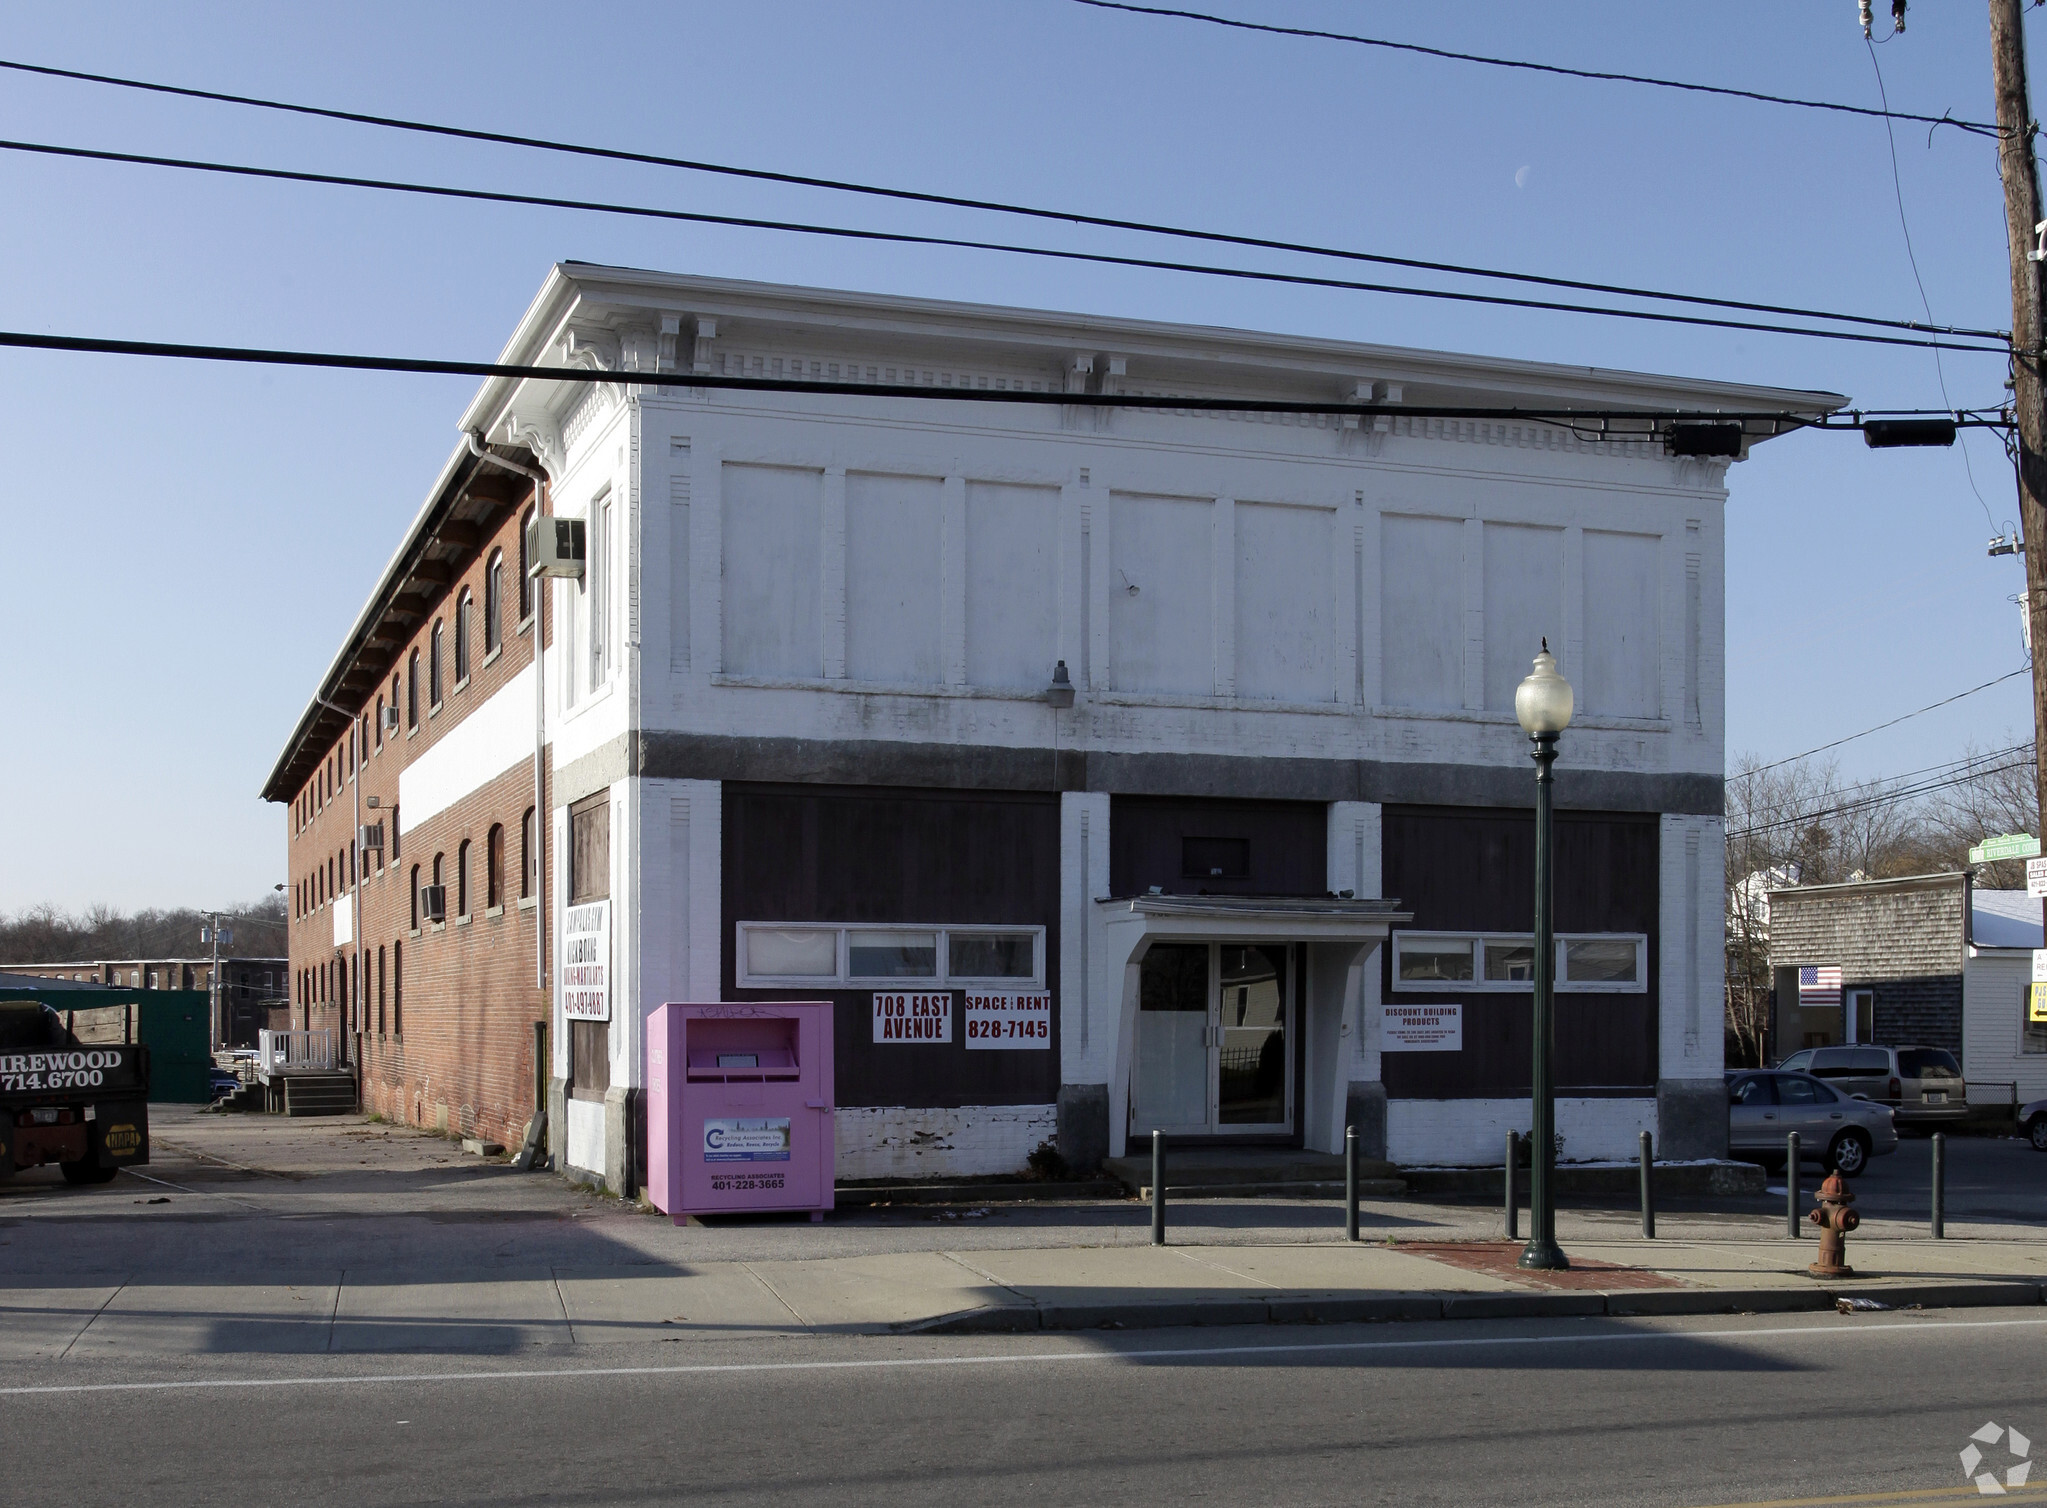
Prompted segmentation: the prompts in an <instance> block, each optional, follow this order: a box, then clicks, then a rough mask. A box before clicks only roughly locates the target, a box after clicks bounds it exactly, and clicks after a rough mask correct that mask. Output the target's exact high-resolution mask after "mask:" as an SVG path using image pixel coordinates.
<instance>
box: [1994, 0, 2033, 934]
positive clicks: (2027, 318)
mask: <svg viewBox="0 0 2047 1508" xmlns="http://www.w3.org/2000/svg"><path fill="white" fill-rule="evenodd" d="M2024 11H2025V0H1990V63H1991V76H1992V79H1993V80H1994V82H1995V84H1996V89H1997V129H1998V147H1997V167H1998V172H1999V174H2000V176H2002V177H2003V179H2004V220H2005V232H2006V237H2007V239H2008V240H2009V241H2010V249H2011V343H2012V360H2011V380H2012V415H2013V418H2014V419H2015V420H2016V421H2017V430H2018V457H2019V462H2018V481H2019V532H2020V533H2021V534H2022V535H2023V536H2024V538H2025V549H2026V621H2027V622H2028V623H2029V624H2030V625H2031V626H2032V639H2033V646H2034V648H2033V785H2034V796H2035V798H2036V799H2039V800H2040V801H2041V804H2042V810H2043V811H2047V734H2043V730H2047V654H2043V653H2041V646H2042V645H2047V387H2043V384H2042V380H2041V363H2042V360H2043V351H2047V329H2043V327H2042V324H2041V317H2042V308H2043V306H2042V299H2041V274H2042V269H2043V268H2047V263H2043V262H2041V261H2040V260H2038V254H2037V252H2036V248H2037V247H2038V246H2039V245H2040V229H2039V226H2040V222H2041V220H2042V218H2043V217H2042V215H2041V213H2040V169H2039V164H2038V162H2037V161H2036V160H2035V158H2034V156H2033V110H2032V104H2031V101H2030V98H2029V96H2028V92H2027V89H2026V38H2025V21H2024ZM2042 919H2043V922H2047V902H2042Z"/></svg>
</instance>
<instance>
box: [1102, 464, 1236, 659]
mask: <svg viewBox="0 0 2047 1508" xmlns="http://www.w3.org/2000/svg"><path fill="white" fill-rule="evenodd" d="M1109 528H1110V544H1109V581H1108V587H1109V677H1110V684H1111V685H1112V686H1114V688H1115V689H1116V690H1118V691H1151V692H1186V693H1192V694H1195V695H1201V696H1208V695H1212V694H1213V693H1214V691H1215V592H1214V569H1213V561H1214V550H1215V503H1214V501H1213V500H1212V499H1210V498H1188V497H1153V496H1146V495H1142V494H1138V493H1127V492H1119V493H1115V494H1112V495H1111V498H1110V502H1109Z"/></svg>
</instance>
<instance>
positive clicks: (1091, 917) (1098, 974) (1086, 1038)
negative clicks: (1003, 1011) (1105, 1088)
mask: <svg viewBox="0 0 2047 1508" xmlns="http://www.w3.org/2000/svg"><path fill="white" fill-rule="evenodd" d="M1108 893H1109V797H1108V793H1107V792H1104V791H1066V792H1063V793H1062V794H1061V795H1060V797H1059V1081H1060V1082H1061V1083H1062V1084H1104V1083H1107V1082H1108V1080H1109V1074H1110V1070H1111V1068H1112V1067H1113V1065H1114V1063H1115V1058H1116V1030H1117V1014H1118V1011H1119V1010H1120V1008H1121V1005H1122V990H1121V987H1120V981H1106V982H1105V980H1104V977H1103V974H1102V969H1103V962H1102V960H1103V952H1104V949H1103V943H1102V936H1101V924H1100V920H1099V917H1098V916H1097V912H1098V911H1099V909H1100V908H1099V907H1097V906H1096V905H1095V902H1096V901H1097V900H1099V899H1101V898H1102V897H1104V896H1106V895H1108Z"/></svg>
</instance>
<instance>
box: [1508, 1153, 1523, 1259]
mask: <svg viewBox="0 0 2047 1508" xmlns="http://www.w3.org/2000/svg"><path fill="white" fill-rule="evenodd" d="M1520 1151H1521V1133H1520V1132H1519V1131H1509V1132H1508V1133H1507V1239H1508V1240H1509V1241H1519V1240H1520V1239H1521V1205H1520V1201H1519V1200H1517V1199H1516V1198H1515V1197H1514V1164H1515V1161H1516V1160H1517V1155H1518V1154H1519V1152H1520Z"/></svg>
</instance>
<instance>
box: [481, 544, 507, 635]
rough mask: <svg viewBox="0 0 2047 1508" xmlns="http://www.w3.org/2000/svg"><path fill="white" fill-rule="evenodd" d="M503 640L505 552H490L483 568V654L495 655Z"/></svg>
mask: <svg viewBox="0 0 2047 1508" xmlns="http://www.w3.org/2000/svg"><path fill="white" fill-rule="evenodd" d="M504 640H505V552H504V551H503V550H492V551H491V552H490V564H488V565H486V566H485V567H484V568H483V652H484V653H485V654H487V655H491V654H496V653H497V652H498V646H499V645H500V644H502V643H504Z"/></svg>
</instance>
